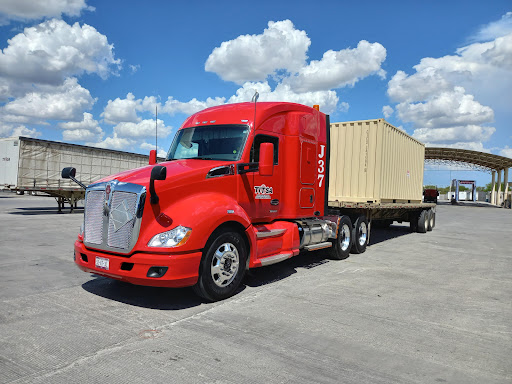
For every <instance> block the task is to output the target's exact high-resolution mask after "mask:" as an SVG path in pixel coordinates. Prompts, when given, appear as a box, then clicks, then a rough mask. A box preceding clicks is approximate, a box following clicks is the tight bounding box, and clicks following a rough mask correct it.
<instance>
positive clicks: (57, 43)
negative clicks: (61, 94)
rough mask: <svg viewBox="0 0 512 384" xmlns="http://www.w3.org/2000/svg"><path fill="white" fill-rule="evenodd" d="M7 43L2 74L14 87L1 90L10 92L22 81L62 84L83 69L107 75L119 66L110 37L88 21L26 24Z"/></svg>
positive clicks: (1, 60) (0, 65)
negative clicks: (32, 25)
mask: <svg viewBox="0 0 512 384" xmlns="http://www.w3.org/2000/svg"><path fill="white" fill-rule="evenodd" d="M7 43H8V46H7V47H6V48H5V49H3V51H0V78H3V83H4V84H7V85H8V86H9V87H10V88H13V89H12V90H11V91H8V92H5V91H4V92H2V93H8V94H9V95H12V94H14V93H15V90H16V88H17V87H18V85H19V84H18V83H20V82H21V83H22V84H23V83H29V84H30V83H35V84H50V85H59V84H62V82H63V81H64V79H65V78H67V77H69V76H76V75H80V74H82V73H96V74H98V75H99V76H100V77H101V78H103V79H104V78H106V77H107V76H108V75H109V74H111V73H115V70H116V69H117V68H119V67H120V60H118V59H115V58H114V52H113V48H114V47H113V45H111V44H109V43H108V40H107V37H106V36H104V35H102V34H101V33H99V32H98V31H96V29H95V28H93V27H91V26H89V25H87V24H84V25H83V26H80V25H79V24H78V23H75V24H73V25H72V26H71V25H68V24H67V23H66V22H64V21H62V20H56V19H53V20H48V21H46V22H44V23H41V24H39V25H37V26H35V27H30V28H25V30H24V31H23V33H19V34H17V35H16V36H14V37H13V38H12V39H9V40H8V41H7ZM4 86H5V85H4Z"/></svg>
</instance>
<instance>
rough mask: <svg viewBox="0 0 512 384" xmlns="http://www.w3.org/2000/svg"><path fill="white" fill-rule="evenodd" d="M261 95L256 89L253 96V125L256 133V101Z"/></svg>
mask: <svg viewBox="0 0 512 384" xmlns="http://www.w3.org/2000/svg"><path fill="white" fill-rule="evenodd" d="M259 97H260V94H259V93H258V91H256V90H255V91H254V96H253V97H252V102H253V103H254V120H253V125H254V133H256V102H257V101H258V99H259Z"/></svg>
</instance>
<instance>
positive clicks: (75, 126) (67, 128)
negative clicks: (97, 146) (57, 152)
mask: <svg viewBox="0 0 512 384" xmlns="http://www.w3.org/2000/svg"><path fill="white" fill-rule="evenodd" d="M59 127H61V128H62V129H64V132H62V138H63V139H64V141H98V140H101V139H102V138H103V134H104V133H103V130H102V129H101V127H100V126H99V125H98V122H97V121H96V120H94V118H93V116H92V115H91V114H90V113H87V112H84V114H83V120H82V121H70V122H67V123H60V124H59Z"/></svg>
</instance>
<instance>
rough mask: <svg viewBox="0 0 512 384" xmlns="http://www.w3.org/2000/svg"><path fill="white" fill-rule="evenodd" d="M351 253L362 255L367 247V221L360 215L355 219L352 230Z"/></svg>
mask: <svg viewBox="0 0 512 384" xmlns="http://www.w3.org/2000/svg"><path fill="white" fill-rule="evenodd" d="M353 231H354V232H353V236H352V237H353V238H354V240H353V244H352V253H356V254H357V253H364V251H366V246H367V245H368V235H369V233H368V219H367V218H366V216H365V215H361V216H359V217H358V218H357V219H356V222H355V223H354V229H353Z"/></svg>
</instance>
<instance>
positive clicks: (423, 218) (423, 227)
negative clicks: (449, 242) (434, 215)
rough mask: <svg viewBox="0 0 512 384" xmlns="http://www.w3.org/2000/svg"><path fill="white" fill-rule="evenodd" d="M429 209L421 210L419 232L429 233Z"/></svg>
mask: <svg viewBox="0 0 512 384" xmlns="http://www.w3.org/2000/svg"><path fill="white" fill-rule="evenodd" d="M428 212H429V211H428V210H423V211H421V213H420V215H419V216H418V227H417V228H418V232H419V233H427V230H428V222H429V214H428Z"/></svg>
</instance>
